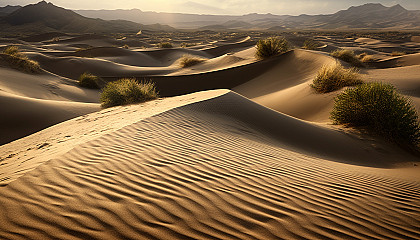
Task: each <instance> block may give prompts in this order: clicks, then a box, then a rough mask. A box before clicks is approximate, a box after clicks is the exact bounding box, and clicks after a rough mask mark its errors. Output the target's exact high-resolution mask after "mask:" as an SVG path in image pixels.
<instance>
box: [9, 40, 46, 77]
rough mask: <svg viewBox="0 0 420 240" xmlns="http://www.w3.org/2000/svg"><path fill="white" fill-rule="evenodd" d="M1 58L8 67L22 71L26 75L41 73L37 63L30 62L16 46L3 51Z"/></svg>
mask: <svg viewBox="0 0 420 240" xmlns="http://www.w3.org/2000/svg"><path fill="white" fill-rule="evenodd" d="M3 53H4V56H3V58H4V59H5V60H6V61H7V62H8V63H9V64H10V66H12V67H14V68H16V69H19V70H22V71H24V72H27V73H38V72H40V71H41V67H40V66H39V63H38V62H36V61H34V60H30V59H29V58H28V57H27V56H26V55H25V54H23V53H21V52H20V51H19V47H17V46H9V47H7V48H5V49H4V50H3Z"/></svg>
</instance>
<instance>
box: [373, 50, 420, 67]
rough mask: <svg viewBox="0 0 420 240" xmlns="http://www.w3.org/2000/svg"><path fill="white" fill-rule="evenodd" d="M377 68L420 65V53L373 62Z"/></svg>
mask: <svg viewBox="0 0 420 240" xmlns="http://www.w3.org/2000/svg"><path fill="white" fill-rule="evenodd" d="M371 65H372V66H373V67H376V68H395V67H405V66H413V65H420V53H415V54H408V55H404V56H399V57H391V58H387V59H383V60H381V61H378V62H375V63H373V64H371Z"/></svg>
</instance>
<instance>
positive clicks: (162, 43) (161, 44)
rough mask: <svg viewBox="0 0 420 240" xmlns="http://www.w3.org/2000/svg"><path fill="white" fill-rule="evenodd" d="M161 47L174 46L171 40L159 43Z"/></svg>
mask: <svg viewBox="0 0 420 240" xmlns="http://www.w3.org/2000/svg"><path fill="white" fill-rule="evenodd" d="M158 47H159V48H173V47H174V46H172V44H171V43H170V42H161V43H159V44H158Z"/></svg>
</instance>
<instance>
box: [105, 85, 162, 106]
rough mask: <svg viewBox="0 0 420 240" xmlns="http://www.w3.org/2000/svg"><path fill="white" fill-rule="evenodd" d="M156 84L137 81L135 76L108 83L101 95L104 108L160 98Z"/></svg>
mask: <svg viewBox="0 0 420 240" xmlns="http://www.w3.org/2000/svg"><path fill="white" fill-rule="evenodd" d="M158 96H159V95H158V92H157V91H156V87H155V84H154V83H152V82H137V80H136V79H134V78H124V79H120V80H118V81H115V82H110V83H108V84H107V85H106V86H105V88H104V89H103V91H102V93H101V97H100V101H101V106H102V107H104V108H107V107H113V106H119V105H127V104H133V103H141V102H146V101H149V100H153V99H156V98H158Z"/></svg>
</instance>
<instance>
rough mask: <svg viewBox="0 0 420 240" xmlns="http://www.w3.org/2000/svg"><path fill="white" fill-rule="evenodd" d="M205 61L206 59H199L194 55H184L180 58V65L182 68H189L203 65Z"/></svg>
mask: <svg viewBox="0 0 420 240" xmlns="http://www.w3.org/2000/svg"><path fill="white" fill-rule="evenodd" d="M205 60H206V59H204V58H199V57H195V56H192V55H184V56H182V57H181V58H180V62H179V64H180V66H181V67H182V68H187V67H191V66H194V65H197V64H199V63H202V62H204V61H205Z"/></svg>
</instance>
